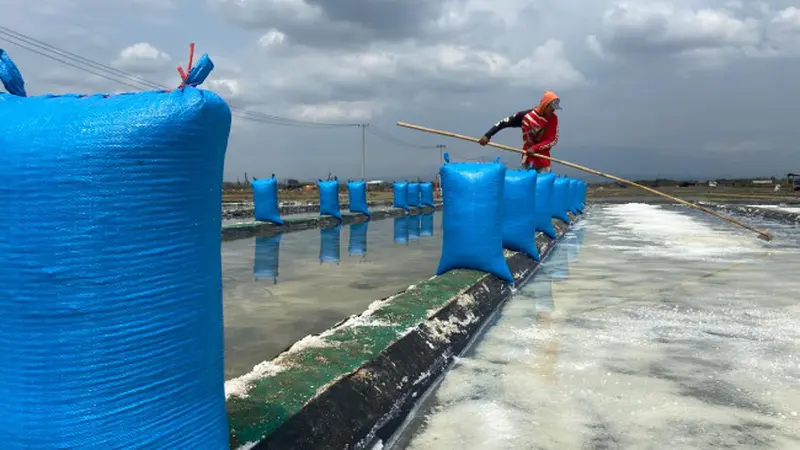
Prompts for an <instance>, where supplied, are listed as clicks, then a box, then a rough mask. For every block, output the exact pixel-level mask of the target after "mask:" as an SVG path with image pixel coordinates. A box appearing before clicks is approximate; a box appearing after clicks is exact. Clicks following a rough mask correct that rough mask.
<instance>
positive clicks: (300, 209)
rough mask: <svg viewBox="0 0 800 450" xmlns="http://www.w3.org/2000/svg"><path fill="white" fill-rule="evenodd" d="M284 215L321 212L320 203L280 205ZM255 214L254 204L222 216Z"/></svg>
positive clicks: (381, 203)
mask: <svg viewBox="0 0 800 450" xmlns="http://www.w3.org/2000/svg"><path fill="white" fill-rule="evenodd" d="M367 205H368V206H369V207H370V208H385V207H389V206H392V202H391V201H385V200H384V201H379V202H368V203H367ZM341 208H342V211H346V210H347V209H349V208H350V204H349V203H342V204H341ZM278 210H279V211H280V213H281V215H282V216H286V215H290V214H304V213H315V212H319V203H312V204H308V205H292V206H280V207H279V208H278ZM254 214H255V209H254V207H253V206H252V205H249V206H247V207H243V208H232V209H223V211H222V218H223V219H239V218H244V217H253V215H254Z"/></svg>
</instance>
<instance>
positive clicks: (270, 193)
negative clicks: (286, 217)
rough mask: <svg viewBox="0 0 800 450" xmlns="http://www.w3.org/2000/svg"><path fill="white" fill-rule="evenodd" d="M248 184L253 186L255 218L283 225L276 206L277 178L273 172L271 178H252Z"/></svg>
mask: <svg viewBox="0 0 800 450" xmlns="http://www.w3.org/2000/svg"><path fill="white" fill-rule="evenodd" d="M250 185H251V186H252V187H253V203H254V204H255V210H256V211H255V216H256V220H257V221H259V222H272V223H277V224H278V225H283V219H281V211H280V208H279V207H278V180H277V179H275V174H272V177H271V178H264V179H261V180H253V181H252V182H251V183H250Z"/></svg>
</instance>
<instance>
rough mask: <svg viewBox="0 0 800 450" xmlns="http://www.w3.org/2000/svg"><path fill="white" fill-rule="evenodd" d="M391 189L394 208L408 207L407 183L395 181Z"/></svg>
mask: <svg viewBox="0 0 800 450" xmlns="http://www.w3.org/2000/svg"><path fill="white" fill-rule="evenodd" d="M393 189H394V203H393V206H394V207H395V208H401V209H408V183H406V182H405V181H395V182H394V186H393Z"/></svg>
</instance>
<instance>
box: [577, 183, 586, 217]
mask: <svg viewBox="0 0 800 450" xmlns="http://www.w3.org/2000/svg"><path fill="white" fill-rule="evenodd" d="M578 207H579V208H580V213H581V214H583V213H584V211H585V209H586V182H585V181H583V180H581V182H580V189H579V190H578Z"/></svg>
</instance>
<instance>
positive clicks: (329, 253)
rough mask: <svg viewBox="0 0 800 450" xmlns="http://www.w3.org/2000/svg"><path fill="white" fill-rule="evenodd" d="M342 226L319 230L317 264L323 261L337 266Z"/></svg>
mask: <svg viewBox="0 0 800 450" xmlns="http://www.w3.org/2000/svg"><path fill="white" fill-rule="evenodd" d="M341 234H342V226H341V225H336V226H335V227H333V228H328V229H326V230H323V229H321V228H320V230H319V263H320V264H322V263H323V262H324V261H329V262H335V263H336V264H339V258H340V250H341Z"/></svg>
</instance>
